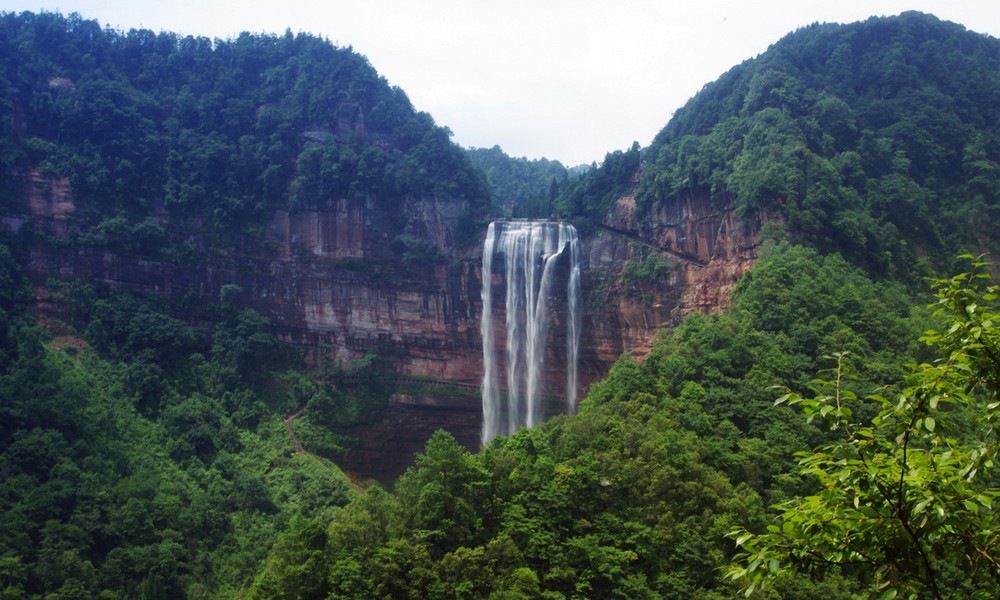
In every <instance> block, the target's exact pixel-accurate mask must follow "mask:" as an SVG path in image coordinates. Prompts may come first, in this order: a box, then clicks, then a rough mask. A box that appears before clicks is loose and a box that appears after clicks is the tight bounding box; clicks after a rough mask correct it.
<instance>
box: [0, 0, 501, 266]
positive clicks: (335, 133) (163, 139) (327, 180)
mask: <svg viewBox="0 0 1000 600" xmlns="http://www.w3.org/2000/svg"><path fill="white" fill-rule="evenodd" d="M0 50H2V51H0V87H2V89H3V90H4V94H3V96H2V102H3V104H2V105H0V110H2V111H3V113H4V114H5V115H6V116H7V117H8V118H5V119H4V121H3V125H2V127H3V130H2V140H3V141H2V144H3V145H2V147H0V172H2V174H3V179H2V180H0V189H2V190H3V191H4V193H3V195H2V202H3V203H4V204H3V207H4V208H8V209H10V208H12V207H13V206H12V201H13V200H14V199H15V198H17V197H18V194H17V193H15V192H16V188H17V186H19V185H20V182H21V174H22V173H23V172H24V170H25V169H26V168H28V167H30V166H37V168H38V170H39V171H40V172H41V174H42V175H44V176H55V177H68V178H69V181H70V184H71V186H72V189H73V192H74V199H75V201H76V202H78V203H80V204H82V205H83V206H85V207H86V210H85V211H79V213H78V218H81V219H82V220H83V222H82V223H78V229H79V233H78V236H77V237H78V239H77V240H75V241H76V242H78V243H84V244H98V245H101V244H103V245H108V246H111V247H121V246H126V249H127V250H129V251H132V252H143V253H155V252H158V251H164V252H172V253H174V254H177V253H178V252H179V250H180V248H182V247H183V243H182V241H181V240H183V239H184V238H185V237H187V236H188V235H189V232H190V229H191V228H192V226H193V225H192V224H193V223H204V226H205V227H206V228H207V229H208V234H209V235H210V236H214V237H212V239H217V240H218V243H219V245H220V246H221V247H226V244H231V243H232V240H233V236H234V234H239V233H244V234H249V236H250V239H254V236H255V234H257V233H258V232H259V229H260V227H261V225H262V223H263V219H264V218H265V217H267V216H268V215H270V214H271V213H272V212H273V211H274V210H275V209H287V210H292V211H294V210H296V209H299V208H303V207H309V206H315V205H316V204H318V203H321V202H327V201H329V200H330V199H331V198H337V197H343V196H346V195H350V196H358V197H362V198H372V199H374V200H375V201H376V202H379V203H382V204H384V205H386V206H387V207H395V206H400V205H401V204H402V202H403V200H404V199H406V198H419V197H422V196H427V195H443V196H449V197H455V198H464V199H466V200H468V202H469V209H468V210H469V218H470V219H479V218H482V217H484V216H485V215H486V214H487V213H488V212H489V191H488V189H487V187H486V183H485V178H484V177H483V175H482V172H481V171H479V170H478V169H476V168H474V167H473V166H472V165H471V164H470V163H469V161H468V159H467V158H466V156H465V154H464V152H463V151H462V149H461V148H459V147H458V146H456V145H455V144H453V143H452V142H451V140H450V135H451V134H450V132H449V131H448V130H447V129H446V128H443V127H439V126H437V125H435V124H434V121H433V119H432V118H431V117H430V115H428V114H427V113H422V112H417V111H415V110H414V108H413V106H412V105H411V104H410V101H409V99H408V98H407V97H406V94H405V93H404V92H403V91H402V90H401V89H399V88H394V87H390V86H389V85H388V83H387V82H386V81H385V79H384V78H382V77H381V76H379V75H378V73H377V72H376V71H375V69H374V68H373V67H372V66H371V65H370V64H369V63H368V61H367V59H365V57H363V56H361V55H359V54H357V53H355V52H353V51H352V50H351V48H341V47H337V46H335V45H333V44H331V43H330V42H329V41H327V40H324V39H321V38H318V37H314V36H311V35H307V34H298V35H292V34H291V32H287V33H286V34H285V35H283V36H275V35H253V34H248V33H247V34H242V35H241V36H239V37H238V38H236V39H232V40H209V39H207V38H195V37H192V36H186V37H184V36H179V35H176V34H172V33H166V32H161V33H155V32H152V31H149V30H144V29H140V30H135V29H133V30H130V31H128V32H119V31H114V30H111V29H102V28H101V27H100V25H99V24H98V23H97V22H96V21H89V20H85V19H83V18H82V17H80V16H79V15H76V14H73V15H70V16H68V17H64V16H62V15H59V14H52V13H41V14H31V13H23V14H14V13H3V14H0ZM154 213H161V214H162V216H161V217H160V218H157V219H154V218H152V215H153V214H154ZM178 230H179V231H178ZM397 233H401V232H397ZM173 235H176V236H178V237H180V238H181V239H180V240H177V239H174V238H173V237H172V236H173Z"/></svg>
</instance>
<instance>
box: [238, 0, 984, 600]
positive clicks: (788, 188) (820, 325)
mask: <svg viewBox="0 0 1000 600" xmlns="http://www.w3.org/2000/svg"><path fill="white" fill-rule="evenodd" d="M998 57H1000V44H998V43H997V41H996V40H993V39H990V38H986V37H983V36H980V35H977V34H974V33H971V32H967V31H965V30H964V29H962V28H961V27H958V26H955V25H952V24H948V23H942V22H940V21H938V20H937V19H935V18H933V17H930V16H928V15H921V14H916V13H907V14H904V15H902V16H900V17H895V18H879V19H872V20H870V21H866V22H864V23H857V24H852V25H816V26H812V27H808V28H805V29H803V30H800V31H797V32H795V33H793V34H791V35H789V36H788V37H787V38H785V39H783V40H781V41H780V42H778V43H777V44H775V45H774V46H773V47H772V48H771V49H770V50H769V51H768V52H767V53H765V54H763V55H762V56H760V57H758V58H757V59H754V60H750V61H747V62H746V63H744V64H742V65H739V66H737V67H735V68H734V69H733V70H732V71H730V72H729V73H727V74H726V75H725V76H723V77H722V78H721V79H720V80H719V81H717V82H714V83H712V84H709V85H707V86H706V87H705V88H704V89H703V90H702V91H701V92H700V93H699V94H698V95H697V96H696V97H695V98H693V99H692V100H691V102H690V103H689V104H688V105H687V106H686V107H685V108H684V109H682V110H681V111H678V113H677V115H676V117H675V118H674V119H673V120H672V121H671V122H670V123H669V124H668V125H667V127H666V128H665V129H664V130H663V132H661V133H660V135H659V136H658V137H657V138H656V141H655V142H654V144H653V145H652V146H651V147H650V148H647V149H640V148H638V146H634V147H633V148H631V149H630V150H628V151H625V152H614V153H609V154H608V156H607V158H606V160H605V161H604V163H603V164H602V165H601V167H600V168H598V169H596V170H595V171H594V172H592V173H590V174H588V175H586V176H584V177H581V178H580V179H579V180H577V181H575V182H573V183H572V184H571V185H569V186H566V187H565V189H562V190H560V194H559V196H558V197H557V198H556V199H555V201H554V203H553V205H554V206H555V207H556V210H557V212H558V213H559V214H561V215H562V216H564V217H568V218H574V219H576V220H578V221H580V222H585V221H586V220H587V219H592V220H594V221H598V222H599V221H601V220H603V219H605V218H607V217H608V215H609V212H610V211H611V210H612V207H613V206H614V205H615V203H616V202H617V200H618V198H619V197H621V196H622V195H624V194H627V193H629V192H633V191H636V192H637V194H636V198H637V210H638V211H639V212H640V213H641V214H644V215H646V217H645V218H646V220H645V221H643V220H642V217H640V220H639V222H640V224H644V225H645V226H646V227H652V226H653V223H654V222H655V219H656V218H657V216H656V211H657V208H658V205H659V204H660V203H662V202H665V201H667V200H670V199H671V198H676V197H678V196H686V197H703V198H707V199H709V200H710V201H712V202H714V203H715V205H716V207H717V209H718V210H736V211H737V212H738V213H739V214H740V215H742V216H744V217H748V218H749V217H750V216H758V217H759V216H760V215H761V214H765V215H766V216H767V219H766V220H767V221H769V223H768V224H767V225H766V226H765V227H764V228H763V230H762V231H761V237H762V239H763V240H764V242H763V246H762V250H761V259H760V261H759V263H758V264H757V265H756V266H755V267H754V268H753V269H752V270H750V271H749V272H748V273H747V274H746V275H745V276H744V277H743V279H742V281H741V282H740V283H739V285H738V286H737V289H736V291H735V293H734V296H733V299H732V306H731V308H730V310H728V311H727V312H725V313H723V314H715V315H711V316H707V315H701V314H693V315H690V316H688V317H687V318H686V319H685V320H684V321H683V322H682V323H680V324H679V325H678V326H677V327H675V328H672V329H670V330H666V331H664V332H663V333H662V334H661V337H660V338H659V340H658V341H657V343H656V344H655V345H654V347H653V348H652V350H651V351H650V353H649V355H648V357H647V358H646V359H645V360H644V361H643V362H641V363H639V362H636V361H635V360H634V359H632V358H631V357H630V356H629V355H623V356H622V358H621V359H620V360H619V362H618V363H617V364H616V365H615V367H614V369H613V370H612V372H611V374H610V375H609V377H608V378H607V379H606V380H605V381H603V382H600V383H598V384H595V385H594V386H592V387H591V389H590V392H589V394H588V396H587V398H586V400H585V401H584V402H583V403H582V404H581V408H580V414H579V415H577V416H574V417H559V418H555V419H552V420H550V421H548V422H546V423H544V424H542V425H540V426H538V427H536V428H533V429H531V430H523V431H521V432H519V433H517V434H515V435H513V436H511V437H509V438H499V439H497V440H495V441H494V442H493V443H491V444H490V445H489V447H487V448H485V449H484V450H483V451H481V452H480V453H478V454H469V453H467V452H464V451H462V449H461V448H460V447H458V446H457V445H456V444H455V443H454V441H453V440H451V439H449V438H448V436H447V435H445V434H439V435H437V436H435V438H434V439H432V440H431V441H430V442H429V443H428V445H427V450H426V453H425V454H423V455H422V456H421V457H419V458H418V460H417V464H416V465H415V466H414V467H413V468H412V469H411V470H410V471H409V472H407V473H406V474H405V475H404V476H403V477H402V478H401V479H400V480H399V482H398V484H397V486H396V488H395V491H394V493H392V494H385V493H382V492H381V491H376V492H374V493H372V492H369V493H367V494H365V496H363V497H361V498H358V499H356V500H355V501H354V502H352V503H351V504H350V505H348V506H347V507H345V508H343V509H339V510H337V511H336V514H335V515H334V518H333V519H332V520H330V521H329V522H323V521H317V522H315V523H314V524H313V526H312V527H311V528H306V529H304V530H303V531H301V532H300V533H298V534H297V535H289V536H286V537H284V538H283V540H282V541H281V542H280V543H279V544H278V545H277V546H276V547H275V550H274V552H272V555H271V557H270V559H269V560H268V562H267V564H266V566H265V568H264V569H263V570H262V571H261V572H260V573H259V574H258V576H257V578H256V580H255V582H254V586H253V588H252V589H251V594H250V595H251V597H254V598H278V597H282V595H283V594H289V593H292V591H293V590H294V591H295V592H294V593H299V594H302V596H303V597H314V598H323V597H358V598H360V597H380V598H394V597H404V596H409V597H429V598H431V597H440V598H460V597H495V598H678V599H680V598H730V597H733V596H735V595H736V594H737V593H742V592H744V591H746V593H747V594H757V595H758V596H759V597H765V598H803V599H804V598H816V597H824V598H831V599H833V598H845V599H847V598H861V597H871V596H872V595H874V594H878V595H880V596H882V595H884V597H886V598H892V597H895V596H896V595H897V594H908V593H913V594H915V595H914V596H911V597H916V598H922V597H935V598H959V597H977V598H991V597H995V596H996V595H997V593H998V591H1000V569H997V565H998V564H1000V548H998V546H997V543H996V539H997V538H996V534H997V531H998V526H1000V525H998V522H997V519H996V517H995V516H994V513H993V511H992V507H993V506H994V502H995V499H996V498H997V496H998V481H997V476H996V472H995V468H994V462H995V460H996V458H997V449H998V445H997V441H998V440H997V437H996V430H995V428H994V427H993V416H992V415H993V412H995V407H996V404H995V399H996V394H997V389H998V387H997V381H998V378H1000V375H998V374H1000V362H998V361H997V360H996V356H998V350H997V333H996V329H995V327H996V326H995V319H994V317H995V315H996V308H995V307H996V304H995V303H996V293H995V292H996V288H995V286H992V285H991V284H990V283H989V279H984V278H985V277H987V275H986V274H985V273H983V272H982V270H981V269H982V268H983V265H978V264H974V265H970V264H969V261H968V260H967V259H962V260H956V257H957V256H958V255H959V254H960V253H962V252H963V251H964V250H967V249H975V250H982V249H989V248H994V247H996V245H997V243H998V239H1000V238H998V237H997V235H996V234H997V231H996V230H995V227H994V225H993V223H994V221H995V218H996V216H997V210H998V204H997V200H998V198H997V195H996V194H997V190H998V189H1000V188H998V187H997V185H996V183H998V182H997V180H996V177H997V176H998V175H1000V170H998V161H1000V146H998V138H997V130H996V127H997V119H996V114H995V111H996V107H997V106H998V105H997V103H996V99H997V98H998V97H1000V79H998V76H997V73H998V70H997V66H998V64H997V61H998ZM637 173H641V174H640V175H639V179H638V189H636V175H637ZM949 271H952V272H955V273H958V272H962V271H967V272H968V274H963V275H959V276H957V277H956V278H955V279H954V280H949V279H944V280H940V281H938V282H937V284H936V285H937V286H938V304H937V305H938V306H939V307H940V308H941V310H940V311H938V312H936V313H933V314H932V311H931V309H929V308H927V307H928V305H930V304H931V303H932V302H933V301H934V296H932V294H931V293H930V292H931V285H930V284H929V283H928V282H927V281H926V280H924V279H922V276H925V275H930V274H933V273H947V272H949ZM935 327H940V328H942V329H941V330H942V331H946V332H947V333H946V334H928V335H926V336H925V337H923V338H921V332H923V331H924V330H927V329H931V328H935ZM914 364H919V365H920V366H916V367H914V366H907V365H914ZM809 389H815V392H814V393H809V392H808V390H809ZM789 390H793V391H799V392H803V394H804V395H803V396H798V395H796V394H795V393H788V391H789ZM894 398H898V399H899V400H898V403H897V402H894V401H893V399H894ZM779 399H780V401H779V402H777V403H776V400H779ZM789 399H791V402H789ZM817 447H819V448H821V450H820V451H818V452H817V453H816V454H815V455H814V454H812V453H811V452H810V449H812V448H817ZM866 461H871V462H870V463H869V462H866ZM897 500H898V501H897ZM773 505H780V506H781V507H782V508H781V511H782V512H780V513H779V512H776V511H775V510H774V509H773V508H771V507H772V506H773ZM783 519H785V520H784V521H783ZM737 543H739V544H740V546H737ZM738 552H740V553H741V554H739V556H737V553H738ZM734 560H735V561H737V562H736V566H735V567H732V568H729V569H727V566H729V565H731V564H733V561H734ZM300 567H301V568H300ZM799 569H800V570H801V571H802V572H804V573H808V574H809V576H808V577H807V576H803V575H801V574H798V573H797V572H796V571H797V570H799ZM762 584H765V587H763V588H761V585H762Z"/></svg>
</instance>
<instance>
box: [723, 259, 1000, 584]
mask: <svg viewBox="0 0 1000 600" xmlns="http://www.w3.org/2000/svg"><path fill="white" fill-rule="evenodd" d="M967 258H969V259H971V258H972V257H971V256H970V257H967ZM984 267H985V265H984V264H983V263H981V262H974V263H973V268H972V270H971V271H970V272H968V273H963V274H961V275H958V276H955V277H953V278H951V279H942V280H938V281H936V282H935V287H936V288H937V297H938V306H939V308H938V314H939V315H947V316H948V317H949V319H948V328H947V329H946V330H945V331H944V332H943V333H942V332H938V331H929V332H927V334H926V335H925V336H924V337H923V338H922V339H923V340H924V341H925V342H926V343H927V344H929V345H934V346H937V347H939V348H941V349H942V350H943V351H944V356H943V358H941V359H939V360H938V361H936V362H933V363H929V364H928V363H925V364H921V365H916V366H914V367H913V371H912V374H911V375H910V376H909V377H907V378H906V381H905V382H904V383H903V385H902V386H901V387H902V389H901V390H900V391H898V392H897V391H895V390H894V389H893V388H891V387H889V386H886V387H885V388H883V389H881V390H879V391H878V392H877V393H875V394H873V395H871V396H869V398H868V402H873V403H875V404H876V405H877V406H878V409H879V411H878V415H877V416H876V417H875V418H873V419H872V420H871V422H870V423H865V422H859V419H858V418H857V417H855V413H856V412H857V413H860V412H861V411H862V410H863V404H864V401H862V400H859V399H858V398H857V397H856V395H855V394H853V393H851V392H849V391H847V390H845V389H844V387H843V385H842V382H843V381H844V378H845V377H846V375H847V369H846V365H845V356H844V355H843V354H839V355H837V356H836V358H837V367H836V369H835V371H834V373H835V379H834V380H833V381H821V380H817V381H815V382H814V391H815V394H814V395H812V396H800V395H798V394H795V393H789V394H786V395H784V396H782V397H781V398H780V399H779V400H778V402H779V403H784V402H787V403H791V404H797V405H799V406H801V407H802V408H803V410H804V412H805V414H806V415H807V416H808V419H809V420H810V421H819V422H822V423H824V424H826V425H827V426H828V427H829V428H830V430H831V431H834V432H839V433H840V434H841V437H840V438H838V439H836V440H835V441H833V442H831V443H829V444H827V445H825V446H823V447H821V448H819V449H818V450H817V451H815V452H803V453H799V461H798V462H799V470H800V472H801V473H802V474H803V475H807V476H811V477H814V478H816V479H817V480H818V482H819V484H820V486H821V488H820V491H819V492H817V493H816V494H813V495H810V496H807V497H805V498H801V499H797V500H793V501H790V502H788V503H785V504H783V505H782V511H783V512H782V514H781V519H780V523H778V524H774V525H770V526H768V528H767V533H765V534H763V535H754V534H752V533H750V532H747V531H738V532H735V533H734V534H735V535H736V537H737V539H736V542H737V545H738V546H740V547H741V548H742V553H741V554H740V555H739V558H740V559H742V560H741V563H742V564H741V565H740V566H737V567H733V568H732V569H731V570H730V575H731V577H732V578H734V579H740V578H745V580H746V581H747V586H746V592H747V595H751V593H752V592H753V591H754V590H755V589H757V588H759V587H762V586H764V585H765V584H766V583H767V582H768V580H770V579H771V578H772V577H773V576H774V575H776V574H777V573H778V572H779V571H780V570H781V569H782V568H784V567H792V568H795V569H798V570H801V571H806V572H808V573H810V574H813V575H822V574H823V573H824V572H825V571H826V570H827V569H829V568H830V567H831V566H833V565H842V566H848V567H850V568H852V569H856V570H857V571H859V572H860V573H861V575H862V576H863V578H864V579H866V580H868V581H870V582H871V583H872V584H873V585H874V587H875V588H876V589H877V590H879V591H882V592H884V595H883V597H884V598H887V599H888V598H894V597H896V596H897V595H899V594H902V595H903V596H904V597H909V598H917V597H924V596H926V595H929V596H931V597H934V598H947V597H957V596H958V595H959V594H961V595H962V596H970V597H976V598H995V597H997V594H998V592H1000V519H998V518H997V515H996V513H995V512H994V511H993V504H994V502H995V501H996V499H997V498H998V497H1000V488H998V486H997V478H996V475H995V471H994V465H995V462H996V460H997V453H998V450H1000V445H998V441H1000V437H998V432H997V429H996V424H997V415H998V412H997V409H998V408H1000V402H998V391H1000V331H998V329H997V323H998V322H1000V312H998V307H997V291H998V286H997V285H995V284H991V283H990V279H989V276H988V275H987V274H986V273H984V272H982V269H983V268H984Z"/></svg>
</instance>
